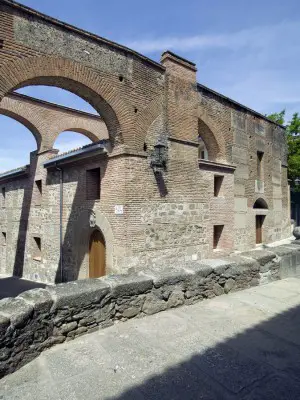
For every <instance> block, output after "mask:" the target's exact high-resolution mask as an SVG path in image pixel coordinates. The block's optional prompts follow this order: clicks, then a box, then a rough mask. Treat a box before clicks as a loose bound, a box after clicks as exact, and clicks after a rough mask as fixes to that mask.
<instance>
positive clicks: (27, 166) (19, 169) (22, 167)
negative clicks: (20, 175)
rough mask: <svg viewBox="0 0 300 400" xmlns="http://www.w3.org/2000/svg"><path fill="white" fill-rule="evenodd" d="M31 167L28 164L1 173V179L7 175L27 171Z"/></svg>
mask: <svg viewBox="0 0 300 400" xmlns="http://www.w3.org/2000/svg"><path fill="white" fill-rule="evenodd" d="M29 166H30V165H29V164H26V165H22V166H21V167H17V168H13V169H9V170H7V171H3V172H0V178H2V177H3V176H5V175H7V174H13V173H14V172H21V171H26V169H27V168H29Z"/></svg>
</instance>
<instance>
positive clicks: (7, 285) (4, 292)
mask: <svg viewBox="0 0 300 400" xmlns="http://www.w3.org/2000/svg"><path fill="white" fill-rule="evenodd" d="M45 286H46V285H44V284H43V283H38V282H32V281H27V280H25V279H20V278H17V277H15V276H11V277H8V278H0V300H1V299H4V298H5V297H16V296H18V295H19V294H20V293H22V292H25V291H26V290H30V289H35V288H44V287H45Z"/></svg>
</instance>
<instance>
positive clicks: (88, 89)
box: [0, 56, 134, 145]
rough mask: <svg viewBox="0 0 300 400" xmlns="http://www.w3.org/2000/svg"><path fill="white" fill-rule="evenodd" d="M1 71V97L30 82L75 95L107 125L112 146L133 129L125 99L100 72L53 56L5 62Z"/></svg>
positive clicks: (128, 139) (120, 141)
mask: <svg viewBox="0 0 300 400" xmlns="http://www.w3.org/2000/svg"><path fill="white" fill-rule="evenodd" d="M2 71H3V72H2V73H1V76H0V99H1V98H3V97H4V96H5V95H6V94H7V93H9V92H11V91H13V90H15V89H19V88H22V87H25V86H29V85H47V86H57V87H60V88H62V89H66V90H69V91H70V92H72V93H74V94H77V95H78V96H80V97H81V98H83V99H84V100H86V101H87V102H88V103H90V104H91V105H92V106H93V107H94V108H95V109H96V110H97V111H98V112H99V114H100V115H101V116H102V118H103V120H104V121H105V123H106V126H107V128H108V132H109V137H110V139H111V142H112V145H116V144H120V143H123V138H125V137H126V141H130V137H129V135H130V133H131V132H133V131H134V129H133V126H132V119H131V118H130V117H131V115H130V112H129V106H128V105H127V103H126V99H125V98H122V96H121V95H120V93H119V91H118V90H117V87H116V86H114V85H112V84H111V83H110V82H109V79H105V77H103V76H101V73H100V72H96V71H93V70H91V69H90V68H87V67H86V66H84V65H83V64H81V63H77V62H75V61H71V60H68V59H64V58H59V57H54V56H39V57H29V58H26V59H20V60H17V61H16V60H14V61H11V62H7V63H6V64H4V65H3V67H2ZM110 78H111V77H110ZM126 134H127V136H126Z"/></svg>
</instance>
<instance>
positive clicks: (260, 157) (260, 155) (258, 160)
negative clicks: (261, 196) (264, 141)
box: [257, 151, 264, 180]
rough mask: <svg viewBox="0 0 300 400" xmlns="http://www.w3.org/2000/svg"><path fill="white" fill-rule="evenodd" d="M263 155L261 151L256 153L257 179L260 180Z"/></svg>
mask: <svg viewBox="0 0 300 400" xmlns="http://www.w3.org/2000/svg"><path fill="white" fill-rule="evenodd" d="M263 155H264V153H263V152H262V151H258V152H257V179H260V180H262V177H263Z"/></svg>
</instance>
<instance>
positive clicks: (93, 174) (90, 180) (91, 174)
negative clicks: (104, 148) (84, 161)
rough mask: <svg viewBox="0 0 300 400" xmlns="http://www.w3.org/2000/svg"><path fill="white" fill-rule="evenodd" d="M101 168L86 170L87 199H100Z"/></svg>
mask: <svg viewBox="0 0 300 400" xmlns="http://www.w3.org/2000/svg"><path fill="white" fill-rule="evenodd" d="M100 184H101V177H100V168H93V169H88V170H87V171H86V198H87V200H98V199H100V186H101V185H100Z"/></svg>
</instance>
